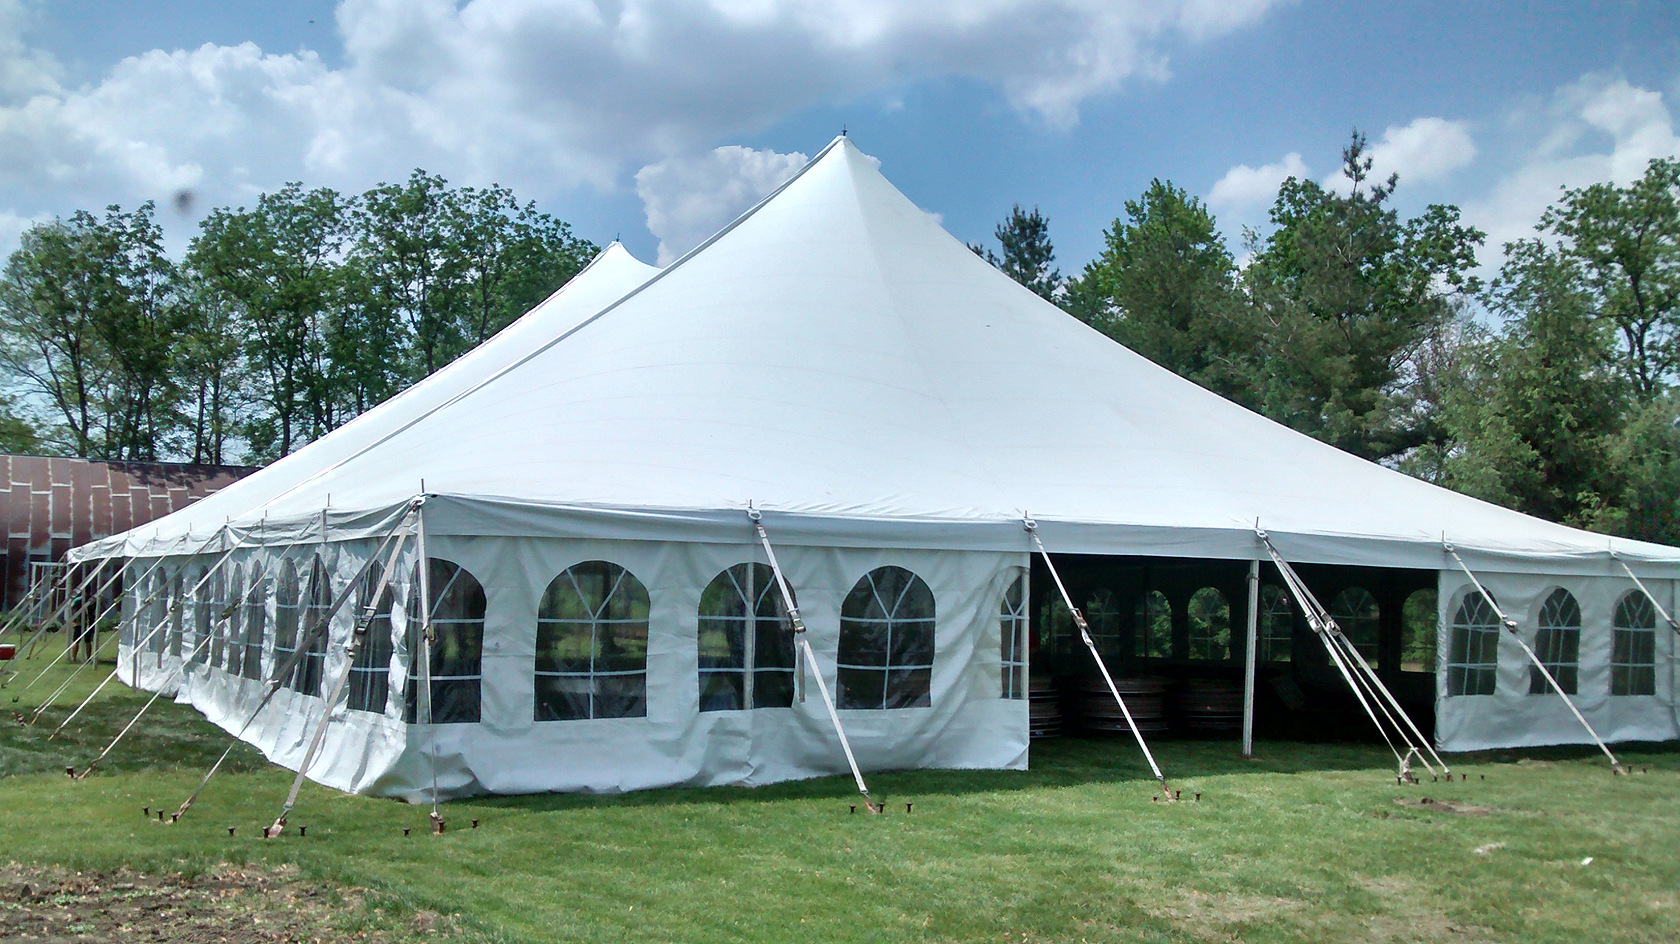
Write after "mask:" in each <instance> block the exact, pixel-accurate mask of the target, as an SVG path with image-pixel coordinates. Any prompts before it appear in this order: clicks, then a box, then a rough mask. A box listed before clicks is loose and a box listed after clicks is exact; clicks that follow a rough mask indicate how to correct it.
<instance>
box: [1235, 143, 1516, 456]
mask: <svg viewBox="0 0 1680 944" xmlns="http://www.w3.org/2000/svg"><path fill="white" fill-rule="evenodd" d="M1370 171H1371V159H1370V157H1369V156H1367V154H1366V142H1365V138H1364V136H1362V135H1360V134H1359V133H1358V132H1354V134H1353V138H1352V141H1351V142H1350V143H1349V145H1348V147H1347V148H1346V149H1345V150H1344V151H1343V152H1342V172H1343V175H1344V176H1345V177H1346V179H1347V182H1348V184H1349V185H1350V186H1349V188H1348V192H1346V193H1339V192H1337V191H1335V190H1331V189H1328V188H1326V187H1323V186H1320V185H1319V184H1317V183H1315V182H1313V181H1310V180H1300V179H1297V178H1290V179H1289V180H1287V181H1285V182H1284V184H1283V185H1282V187H1281V188H1279V191H1278V197H1277V201H1276V203H1275V204H1274V205H1273V207H1272V211H1271V222H1272V224H1273V226H1274V227H1275V229H1274V230H1273V232H1272V233H1271V235H1269V236H1267V237H1265V238H1264V239H1256V240H1255V241H1254V243H1253V246H1252V248H1253V261H1252V263H1251V264H1250V265H1249V267H1248V268H1247V270H1246V271H1245V272H1244V274H1243V280H1242V282H1243V287H1244V290H1245V292H1246V294H1247V296H1248V299H1249V302H1250V303H1251V304H1252V305H1253V306H1254V313H1253V315H1252V317H1254V318H1255V319H1257V320H1256V323H1255V328H1256V329H1257V330H1258V331H1259V332H1260V334H1261V343H1260V347H1259V349H1257V351H1256V357H1255V358H1254V360H1253V361H1252V368H1251V369H1252V372H1253V379H1252V382H1253V383H1254V385H1255V387H1256V389H1257V395H1258V397H1259V400H1260V404H1261V408H1262V410H1263V411H1264V412H1265V413H1266V415H1268V416H1270V417H1272V418H1273V419H1276V420H1279V421H1280V422H1283V423H1285V424H1287V425H1289V426H1292V427H1294V428H1296V429H1298V430H1300V431H1302V432H1304V433H1308V434H1310V435H1312V436H1315V437H1317V438H1319V439H1322V440H1324V441H1326V442H1329V443H1331V444H1333V445H1336V446H1338V447H1340V448H1342V449H1345V450H1347V451H1348V452H1351V453H1353V454H1355V455H1358V456H1363V457H1365V458H1368V459H1384V458H1389V457H1394V456H1399V455H1401V454H1403V453H1405V452H1407V451H1408V450H1411V449H1414V448H1416V447H1418V446H1421V445H1423V444H1425V443H1428V442H1430V441H1431V440H1433V439H1435V438H1437V437H1438V436H1439V431H1438V429H1436V427H1435V423H1434V417H1432V416H1431V415H1428V413H1427V412H1426V411H1425V409H1424V408H1425V407H1426V404H1424V403H1423V402H1421V401H1420V400H1419V398H1418V397H1417V395H1416V390H1415V389H1414V388H1413V381H1414V380H1415V378H1416V375H1417V371H1418V365H1417V358H1418V356H1419V354H1420V352H1422V351H1423V350H1424V349H1425V348H1426V346H1427V345H1428V343H1429V342H1430V340H1431V339H1432V338H1433V337H1436V336H1437V335H1438V333H1439V332H1440V331H1442V330H1443V329H1444V328H1445V327H1446V326H1448V325H1449V324H1451V322H1452V318H1453V313H1454V310H1455V307H1456V305H1457V304H1458V303H1459V302H1460V300H1461V299H1463V298H1464V297H1465V296H1467V295H1469V294H1472V293H1474V292H1475V291H1477V290H1478V289H1479V284H1478V282H1477V280H1476V279H1475V277H1474V276H1473V275H1471V270H1472V269H1473V268H1474V267H1475V263H1476V257H1475V251H1476V247H1477V246H1479V245H1481V243H1482V240H1483V235H1482V233H1481V232H1479V231H1477V230H1476V229H1474V228H1472V227H1469V226H1465V225H1462V224H1461V223H1460V222H1459V212H1458V209H1457V208H1456V207H1451V206H1442V205H1432V206H1430V207H1428V208H1427V209H1426V210H1425V211H1424V213H1423V214H1422V215H1421V216H1419V217H1416V218H1413V219H1409V220H1402V219H1401V218H1400V217H1399V215H1398V213H1397V212H1396V211H1394V210H1393V209H1392V208H1391V207H1390V206H1389V205H1388V204H1389V199H1390V197H1391V196H1392V195H1393V193H1394V189H1395V187H1396V186H1397V184H1398V180H1399V178H1398V176H1397V175H1396V176H1391V177H1389V179H1388V180H1386V181H1383V182H1380V183H1372V182H1371V181H1370V180H1369V176H1370Z"/></svg>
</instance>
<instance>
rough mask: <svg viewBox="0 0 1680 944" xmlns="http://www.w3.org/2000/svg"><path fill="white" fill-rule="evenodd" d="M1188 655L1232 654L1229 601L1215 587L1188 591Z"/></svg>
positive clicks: (1222, 657) (1218, 656)
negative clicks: (1192, 591)
mask: <svg viewBox="0 0 1680 944" xmlns="http://www.w3.org/2000/svg"><path fill="white" fill-rule="evenodd" d="M1189 617H1190V658H1192V659H1215V660H1225V659H1229V658H1231V604H1230V603H1228V602H1226V600H1225V594H1223V593H1220V592H1219V590H1218V589H1217V588H1215V587H1203V588H1201V589H1200V590H1197V591H1196V592H1195V593H1193V594H1191V595H1190V606H1189Z"/></svg>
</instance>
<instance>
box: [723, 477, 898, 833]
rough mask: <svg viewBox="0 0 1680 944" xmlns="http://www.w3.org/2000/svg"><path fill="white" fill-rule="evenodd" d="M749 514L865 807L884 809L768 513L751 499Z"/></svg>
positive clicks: (797, 676)
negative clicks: (814, 643) (827, 675)
mask: <svg viewBox="0 0 1680 944" xmlns="http://www.w3.org/2000/svg"><path fill="white" fill-rule="evenodd" d="M747 517H748V518H749V519H751V520H752V523H753V529H754V530H756V531H757V532H758V540H759V543H760V544H762V545H764V556H765V557H767V558H769V561H770V572H771V573H772V574H775V576H776V592H777V593H778V594H780V596H781V598H782V608H783V609H785V610H786V611H787V614H788V622H789V623H791V624H793V641H794V648H795V651H796V652H798V653H799V654H800V658H801V659H802V660H803V661H804V663H805V664H806V665H808V666H810V669H811V677H812V678H813V679H815V680H816V683H817V693H818V694H819V695H821V696H822V702H823V707H824V708H826V709H828V720H829V721H830V722H831V723H832V724H833V725H834V733H835V734H836V735H838V736H839V738H840V750H841V752H843V753H844V754H845V755H846V766H848V767H850V768H851V770H852V779H853V780H854V781H856V782H857V788H858V793H860V794H862V795H863V807H864V809H866V810H868V811H869V812H871V813H880V812H881V811H882V810H884V809H885V808H886V807H885V805H884V804H882V803H879V802H876V800H875V799H874V798H873V797H871V796H870V795H869V786H868V785H867V784H865V783H864V782H863V771H862V770H860V769H859V768H858V762H857V757H856V756H855V755H854V754H853V753H852V742H851V741H850V740H849V739H848V738H847V737H846V729H845V727H844V726H843V725H841V724H840V712H838V711H837V710H835V708H834V698H833V697H832V696H830V695H829V693H828V683H827V682H825V681H823V677H822V667H821V666H819V665H818V664H817V654H816V652H815V651H814V650H813V649H812V648H811V641H810V640H809V639H807V638H806V634H805V621H804V620H803V619H801V618H800V616H799V607H798V605H796V604H795V603H794V599H793V591H792V590H791V589H790V588H789V587H788V582H787V577H785V576H784V575H783V574H782V565H781V564H780V563H779V562H777V560H776V549H775V548H774V547H772V546H771V545H770V534H769V532H767V531H765V530H764V516H763V514H762V513H760V512H759V511H758V509H756V508H754V507H753V506H752V503H750V502H749V503H748V504H747ZM803 675H804V672H803V671H802V670H801V669H797V668H796V670H795V680H796V681H797V682H800V683H802V682H803V679H802V678H800V677H801V676H803Z"/></svg>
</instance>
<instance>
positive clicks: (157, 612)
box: [145, 568, 169, 665]
mask: <svg viewBox="0 0 1680 944" xmlns="http://www.w3.org/2000/svg"><path fill="white" fill-rule="evenodd" d="M150 596H151V600H152V605H151V608H150V609H151V611H152V615H151V618H150V619H148V620H147V621H146V629H145V633H146V637H145V638H146V648H147V649H148V650H150V651H151V652H152V653H154V654H156V655H157V658H158V664H159V665H162V664H163V653H164V649H165V648H166V646H167V643H168V641H169V626H168V621H169V575H168V574H166V573H164V572H163V569H162V568H158V571H157V572H156V573H155V574H153V575H152V587H151V593H150Z"/></svg>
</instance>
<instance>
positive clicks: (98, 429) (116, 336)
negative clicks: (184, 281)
mask: <svg viewBox="0 0 1680 944" xmlns="http://www.w3.org/2000/svg"><path fill="white" fill-rule="evenodd" d="M162 242H163V238H162V233H161V231H160V230H159V229H158V227H157V224H156V222H155V221H154V220H153V218H152V205H151V204H149V203H147V204H143V205H142V206H141V207H140V208H139V209H137V210H135V211H133V212H132V213H125V212H123V211H122V209H121V208H120V207H116V206H112V207H108V208H107V209H106V213H105V216H104V218H103V219H101V218H98V217H95V216H93V215H92V214H90V213H87V212H84V211H77V212H76V213H74V214H72V215H71V217H70V219H68V220H55V221H52V222H50V223H43V224H38V225H36V226H33V227H31V228H30V229H29V230H28V231H27V232H25V233H24V235H23V239H22V240H21V244H20V246H19V248H18V250H17V251H16V252H14V253H13V254H12V256H11V258H10V260H9V261H8V263H7V266H6V270H5V273H4V274H3V275H0V363H3V364H4V366H5V367H6V369H7V370H8V371H9V372H11V373H12V375H13V376H14V377H16V378H17V379H18V380H20V381H21V383H22V388H23V391H24V393H25V394H26V395H27V396H31V397H34V398H38V400H39V401H40V403H41V405H42V407H43V408H44V409H45V410H46V412H47V414H48V416H50V417H51V420H49V421H48V423H47V424H46V427H45V429H44V430H43V432H44V433H45V434H46V435H45V439H44V441H43V444H44V445H45V446H46V447H47V448H49V449H53V450H55V451H63V452H68V453H69V454H71V455H76V456H82V457H86V458H109V459H154V458H156V457H157V456H158V455H159V452H160V449H159V445H160V442H161V441H162V439H163V438H164V437H165V436H166V435H167V434H168V432H169V430H170V426H171V420H172V414H171V410H172V407H173V403H172V399H173V395H174V393H175V387H174V383H173V376H174V370H173V368H174V360H173V342H174V339H175V335H176V333H177V331H178V329H179V323H180V318H181V308H180V306H179V304H178V302H177V299H176V297H175V278H176V272H175V268H174V266H173V265H172V264H171V263H170V262H169V260H168V259H167V258H166V257H165V256H164V254H163V249H162Z"/></svg>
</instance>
